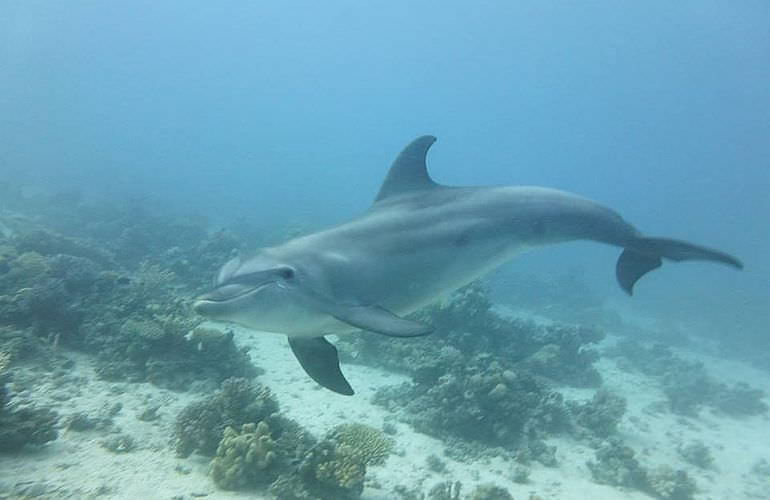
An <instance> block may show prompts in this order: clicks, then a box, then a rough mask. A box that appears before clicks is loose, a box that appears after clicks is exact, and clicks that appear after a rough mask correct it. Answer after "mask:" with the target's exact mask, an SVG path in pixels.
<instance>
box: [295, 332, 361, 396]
mask: <svg viewBox="0 0 770 500" xmlns="http://www.w3.org/2000/svg"><path fill="white" fill-rule="evenodd" d="M289 345H290V346H291V350H292V352H294V355H295V356H296V357H297V360H298V361H299V364H300V365H302V368H303V369H304V370H305V373H307V374H308V375H310V378H312V379H313V380H315V381H316V382H318V383H319V384H320V385H322V386H323V387H326V388H327V389H329V390H332V391H334V392H336V393H337V394H344V395H345V396H351V395H353V388H352V387H350V384H349V383H348V381H347V380H345V376H344V375H343V374H342V371H341V370H340V359H339V357H338V356H337V348H336V347H334V346H333V345H332V344H331V343H330V342H329V341H328V340H326V339H325V338H323V337H313V338H292V337H289Z"/></svg>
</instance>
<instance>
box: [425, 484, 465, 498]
mask: <svg viewBox="0 0 770 500" xmlns="http://www.w3.org/2000/svg"><path fill="white" fill-rule="evenodd" d="M462 487H463V485H462V483H460V481H444V482H441V483H438V484H436V485H434V486H433V487H432V488H431V489H430V491H428V500H460V491H462Z"/></svg>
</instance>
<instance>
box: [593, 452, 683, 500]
mask: <svg viewBox="0 0 770 500" xmlns="http://www.w3.org/2000/svg"><path fill="white" fill-rule="evenodd" d="M596 459H597V461H596V462H593V461H589V462H588V463H587V464H586V465H587V466H588V468H589V469H590V471H591V475H592V476H593V478H594V480H595V481H596V482H599V483H603V484H609V485H611V486H622V487H626V488H632V489H637V490H640V491H644V492H645V493H648V494H650V495H652V496H654V497H655V498H659V499H661V500H691V499H692V498H693V495H694V494H695V491H696V485H695V481H694V480H693V479H692V478H691V477H690V476H689V475H688V474H687V473H686V472H685V471H682V470H674V469H672V468H671V467H669V466H667V465H660V466H658V467H655V468H654V469H652V470H648V469H647V468H645V467H643V466H642V465H641V464H640V463H639V461H638V460H637V459H636V458H635V453H634V451H633V450H632V449H631V448H629V447H628V446H625V445H624V444H623V443H622V442H620V441H618V440H610V441H608V442H607V443H605V444H604V445H603V446H602V447H601V448H599V449H598V450H597V451H596Z"/></svg>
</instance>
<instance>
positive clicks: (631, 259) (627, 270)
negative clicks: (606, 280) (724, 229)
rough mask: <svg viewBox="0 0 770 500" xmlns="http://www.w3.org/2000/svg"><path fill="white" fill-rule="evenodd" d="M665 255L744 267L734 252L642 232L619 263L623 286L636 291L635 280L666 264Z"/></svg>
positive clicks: (630, 292) (621, 256) (627, 290)
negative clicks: (663, 260)
mask: <svg viewBox="0 0 770 500" xmlns="http://www.w3.org/2000/svg"><path fill="white" fill-rule="evenodd" d="M662 258H665V259H669V260H673V261H676V262H679V261H683V260H710V261H712V262H721V263H722V264H727V265H729V266H733V267H735V268H737V269H743V263H742V262H741V261H740V260H738V259H737V258H735V257H733V256H732V255H730V254H728V253H725V252H722V251H720V250H714V249H713V248H707V247H703V246H700V245H695V244H694V243H688V242H686V241H681V240H674V239H670V238H650V237H646V236H640V237H638V238H636V239H635V240H634V241H632V242H631V244H630V245H629V246H628V247H627V248H626V249H625V250H623V253H621V254H620V258H618V263H617V265H616V266H615V273H616V275H617V277H618V282H619V283H620V286H621V288H623V290H625V291H626V293H628V294H629V295H631V294H633V290H634V283H636V281H637V280H638V279H639V278H641V277H642V276H644V275H645V274H647V273H648V272H650V271H652V270H653V269H657V268H659V267H660V266H661V264H662Z"/></svg>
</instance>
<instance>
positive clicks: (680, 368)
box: [607, 339, 768, 416]
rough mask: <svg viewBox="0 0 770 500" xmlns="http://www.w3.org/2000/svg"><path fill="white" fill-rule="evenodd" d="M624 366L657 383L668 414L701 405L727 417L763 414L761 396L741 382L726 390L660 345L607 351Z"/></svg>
mask: <svg viewBox="0 0 770 500" xmlns="http://www.w3.org/2000/svg"><path fill="white" fill-rule="evenodd" d="M607 354H608V355H610V356H614V357H616V358H618V359H619V363H620V364H621V365H624V366H631V367H633V368H634V369H636V370H639V371H640V372H642V373H644V374H645V375H649V376H651V377H656V378H658V379H659V380H660V383H661V385H662V389H663V392H664V394H665V395H666V397H667V400H668V404H669V408H670V409H671V411H672V412H674V413H678V414H681V415H690V416H692V415H696V414H697V412H698V411H699V410H700V409H701V408H702V407H704V406H707V407H711V408H713V409H715V410H718V411H721V412H723V413H725V414H727V415H731V416H748V415H758V414H762V413H766V412H767V410H768V406H767V404H766V403H765V402H764V401H762V398H763V397H764V395H765V393H764V391H762V390H761V389H753V388H751V387H749V386H748V385H746V384H744V383H739V384H735V385H734V386H732V387H730V386H728V385H727V384H724V383H722V382H719V381H718V380H715V379H714V378H713V377H711V376H710V375H709V374H708V372H707V370H706V367H705V366H704V365H703V363H700V362H693V361H687V360H684V359H682V358H680V357H678V356H676V355H675V354H674V353H673V351H672V350H671V349H670V348H669V347H666V346H663V345H661V344H653V345H651V346H645V345H643V344H641V343H640V342H637V341H635V340H628V339H626V340H623V341H621V342H618V344H617V345H616V346H615V347H614V348H612V349H608V350H607Z"/></svg>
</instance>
